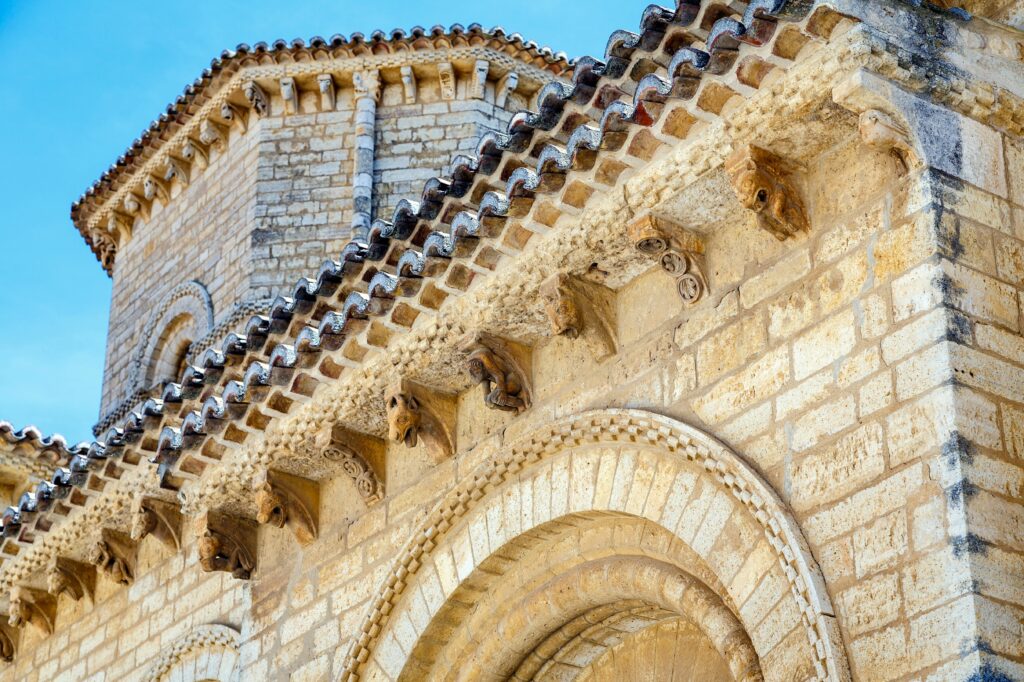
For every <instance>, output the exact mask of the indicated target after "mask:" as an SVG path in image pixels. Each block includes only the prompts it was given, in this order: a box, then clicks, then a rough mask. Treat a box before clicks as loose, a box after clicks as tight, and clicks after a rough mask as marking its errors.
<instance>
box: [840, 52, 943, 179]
mask: <svg viewBox="0 0 1024 682" xmlns="http://www.w3.org/2000/svg"><path fill="white" fill-rule="evenodd" d="M832 99H833V100H834V101H835V102H836V104H839V105H840V106H843V107H845V108H847V109H849V110H850V111H852V112H854V113H856V114H859V118H858V120H857V131H858V132H859V133H860V137H861V140H862V141H863V142H864V144H865V145H867V146H868V147H871V148H872V149H877V150H879V151H883V152H889V153H891V154H892V155H893V156H894V157H895V158H896V160H897V161H898V163H899V165H900V170H901V171H902V173H907V172H909V171H911V170H916V169H917V168H919V167H920V166H921V165H922V163H923V158H922V154H921V153H920V152H919V151H918V147H917V146H916V145H915V140H914V135H913V132H912V129H911V128H912V126H911V123H910V121H911V115H910V114H908V113H907V111H904V109H907V110H909V111H913V112H915V113H917V112H918V111H919V110H922V111H923V110H925V109H926V108H927V107H925V105H924V104H922V103H919V102H918V101H917V98H915V97H914V96H913V95H911V94H910V93H907V92H905V91H904V90H902V89H900V88H898V87H897V86H895V85H893V84H891V83H889V82H888V81H885V80H883V79H882V78H880V77H879V76H876V75H874V74H872V73H869V72H866V71H857V72H855V73H854V74H853V75H852V76H850V77H849V78H848V79H847V80H845V81H844V82H842V83H840V84H839V85H838V86H836V87H835V88H834V89H833V91H832ZM907 102H911V103H914V104H916V105H917V107H916V108H915V107H913V106H911V107H907V106H906V103H907ZM936 165H938V162H937V163H936ZM940 167H941V166H940Z"/></svg>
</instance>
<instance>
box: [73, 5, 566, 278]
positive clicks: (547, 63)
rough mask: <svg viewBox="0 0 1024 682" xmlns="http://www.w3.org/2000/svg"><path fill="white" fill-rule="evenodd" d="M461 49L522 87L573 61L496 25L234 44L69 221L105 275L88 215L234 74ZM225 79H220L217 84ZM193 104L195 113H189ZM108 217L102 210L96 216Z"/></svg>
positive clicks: (343, 66) (416, 57) (229, 84)
mask: <svg viewBox="0 0 1024 682" xmlns="http://www.w3.org/2000/svg"><path fill="white" fill-rule="evenodd" d="M396 48H400V49H396ZM467 49H469V50H472V52H471V53H468V54H477V53H479V51H481V50H483V51H486V52H489V53H491V54H493V55H495V56H502V57H505V58H507V59H510V60H514V61H515V62H517V65H522V68H523V72H522V74H521V75H522V76H523V78H524V81H531V80H532V81H540V82H542V83H543V82H544V81H545V80H547V79H548V78H553V77H557V76H562V75H565V74H567V73H571V71H572V68H573V64H574V63H575V62H574V60H570V59H568V58H567V57H566V55H565V53H563V52H553V51H552V50H551V49H550V48H547V47H540V46H538V45H537V44H536V43H534V42H533V41H524V40H523V38H522V36H520V35H519V34H517V33H513V34H507V33H506V32H505V31H504V29H502V28H501V27H500V26H498V27H494V28H492V29H489V30H484V29H483V28H482V27H481V26H480V25H479V24H470V26H469V27H468V29H467V28H463V27H462V26H461V25H459V24H454V25H452V26H451V27H450V28H448V29H444V28H443V27H441V26H434V27H433V28H432V29H431V30H430V32H429V34H428V33H427V32H426V31H425V30H424V29H421V28H419V27H416V28H413V29H411V30H410V32H409V33H408V34H406V32H404V31H402V30H399V29H395V30H393V31H392V32H391V33H390V37H387V38H386V37H385V34H384V33H383V32H382V31H375V32H373V33H372V34H371V36H370V39H369V40H367V39H366V38H365V37H364V36H363V34H361V33H353V34H352V35H351V36H349V38H347V39H346V38H345V37H344V36H341V35H334V36H332V37H331V38H330V39H327V40H325V39H323V38H319V37H314V38H311V39H310V41H309V43H308V44H307V43H306V42H305V41H302V40H299V39H296V40H292V41H284V40H276V41H274V42H273V43H271V44H270V45H268V44H266V43H262V42H261V43H256V44H255V45H254V46H252V47H250V46H248V45H246V44H240V45H238V46H237V47H236V48H235V50H226V51H224V52H222V53H221V56H220V57H218V58H216V59H214V60H213V61H212V62H211V65H210V67H208V68H206V69H204V70H203V73H202V74H201V75H200V76H199V77H198V78H197V79H196V80H195V81H193V82H192V83H190V84H189V85H188V86H186V87H185V89H184V91H183V92H182V94H181V95H179V96H178V97H177V99H176V100H175V101H174V102H172V103H170V104H168V105H167V107H166V109H165V111H164V112H163V113H162V114H161V115H160V116H159V117H158V118H157V119H156V120H154V121H153V122H151V123H150V125H149V127H148V128H147V129H146V130H144V131H143V132H142V133H141V134H140V136H139V137H138V138H136V139H135V140H134V141H133V142H132V144H131V145H130V146H129V147H128V149H126V150H125V152H124V153H123V154H121V156H119V157H118V159H117V161H115V163H114V164H112V165H111V166H110V167H109V168H108V169H107V170H106V171H104V173H103V175H101V176H100V178H99V179H97V180H96V181H95V182H94V183H93V184H92V185H91V186H90V187H89V188H88V189H87V190H86V191H85V192H84V193H83V194H82V195H81V196H80V197H79V198H78V199H77V200H76V201H75V202H74V203H73V204H72V206H71V221H72V223H73V224H74V225H75V227H76V228H77V229H78V231H79V233H80V234H81V235H82V236H83V238H84V239H85V240H86V243H87V244H88V245H89V247H90V248H91V249H92V251H93V253H94V254H95V255H96V257H97V259H98V260H99V261H100V262H101V264H103V266H104V269H105V270H107V274H111V268H110V267H109V264H108V263H107V262H105V261H106V259H107V256H106V255H105V254H104V250H105V248H106V246H107V245H106V244H104V243H103V241H102V240H103V239H104V236H103V235H102V234H100V233H97V222H98V220H99V218H97V217H96V215H95V214H96V213H97V212H99V211H100V210H101V209H102V208H103V207H105V206H106V205H107V204H109V199H110V198H111V190H112V189H113V190H114V194H116V195H117V196H123V192H118V191H117V190H118V189H120V188H118V187H116V185H117V183H118V182H119V181H120V180H121V178H123V177H124V176H126V175H127V176H129V177H131V176H134V175H136V174H138V173H139V172H140V170H141V169H140V168H139V167H137V164H138V161H137V159H139V158H140V157H141V158H142V163H143V164H144V165H145V166H148V165H150V164H149V161H151V159H149V158H146V157H145V153H146V152H147V150H151V149H157V150H159V149H161V148H162V147H164V146H166V145H167V143H168V142H171V141H173V140H174V139H179V133H180V130H176V129H175V128H177V127H180V126H184V127H188V123H189V122H192V123H195V122H196V121H195V119H200V118H202V117H203V116H202V114H203V113H204V112H206V113H207V114H208V113H209V111H210V107H209V106H207V105H208V104H209V100H210V99H211V98H216V99H218V100H219V101H221V103H223V101H225V100H226V99H227V95H222V96H220V97H216V95H217V94H219V93H221V91H222V90H224V89H227V90H232V89H235V88H237V87H238V86H239V85H240V83H239V82H237V81H238V74H239V72H241V71H242V70H245V69H247V68H257V69H258V68H259V67H269V66H277V67H284V69H285V71H284V72H283V73H280V76H287V75H298V74H299V73H302V72H303V70H304V69H309V68H314V69H316V70H318V72H328V73H345V72H348V71H354V70H357V69H358V68H359V67H358V66H355V65H354V64H353V62H355V63H356V64H358V63H360V61H361V60H363V61H362V68H366V67H369V66H374V65H375V63H376V62H386V61H388V59H387V58H388V57H395V56H403V57H404V59H403V60H402V62H403V63H415V62H424V61H429V59H427V58H426V56H425V55H428V54H437V53H438V52H445V51H454V52H457V53H459V52H462V51H465V50H467ZM386 50H389V51H386ZM510 50H511V51H510ZM264 73H266V70H264V71H263V73H261V71H260V70H258V71H256V72H255V73H252V74H250V75H251V77H252V78H260V77H262V76H263V75H264ZM225 76H226V77H227V78H228V80H227V81H225V80H224V78H225ZM229 94H230V93H229ZM197 106H198V107H201V109H200V110H195V111H194V109H195V108H196V107H197ZM193 132H194V131H193ZM168 135H170V137H168ZM108 213H109V212H105V213H104V214H103V215H104V217H105V216H106V215H107V214H108Z"/></svg>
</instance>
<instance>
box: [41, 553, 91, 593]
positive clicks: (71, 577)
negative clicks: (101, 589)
mask: <svg viewBox="0 0 1024 682" xmlns="http://www.w3.org/2000/svg"><path fill="white" fill-rule="evenodd" d="M95 589H96V567H95V566H90V565H88V564H83V563H79V562H78V561H73V560H71V559H67V558H65V557H57V558H55V559H54V561H53V563H51V564H50V567H49V569H48V570H47V572H46V591H47V592H49V593H50V594H51V595H53V596H54V597H59V596H60V595H62V594H63V595H66V596H67V597H69V598H71V599H73V600H74V601H79V600H80V599H81V598H82V597H88V598H89V599H92V596H93V593H94V591H95Z"/></svg>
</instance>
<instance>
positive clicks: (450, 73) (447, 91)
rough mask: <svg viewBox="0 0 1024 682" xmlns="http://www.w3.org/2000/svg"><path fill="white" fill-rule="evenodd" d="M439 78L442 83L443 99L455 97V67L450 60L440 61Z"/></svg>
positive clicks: (438, 66) (438, 67)
mask: <svg viewBox="0 0 1024 682" xmlns="http://www.w3.org/2000/svg"><path fill="white" fill-rule="evenodd" d="M437 78H438V80H439V81H440V83H441V99H446V100H453V99H455V85H456V84H455V69H453V68H452V65H451V63H450V62H440V63H438V65H437Z"/></svg>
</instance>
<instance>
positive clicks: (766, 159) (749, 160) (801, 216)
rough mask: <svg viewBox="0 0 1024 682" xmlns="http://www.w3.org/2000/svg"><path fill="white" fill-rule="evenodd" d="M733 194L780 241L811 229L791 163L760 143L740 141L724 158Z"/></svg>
mask: <svg viewBox="0 0 1024 682" xmlns="http://www.w3.org/2000/svg"><path fill="white" fill-rule="evenodd" d="M725 170H726V172H727V173H728V174H729V177H730V179H731V180H732V186H733V189H734V190H735V191H736V197H737V198H738V199H739V200H740V203H741V204H742V205H743V207H744V208H746V209H747V210H750V211H753V212H754V213H755V214H757V221H758V224H759V225H760V226H761V227H762V228H763V229H765V230H767V231H768V232H770V233H771V234H772V235H774V236H775V238H776V239H778V240H780V241H783V240H786V239H789V238H790V237H795V236H796V235H798V234H800V233H801V232H807V231H809V230H810V222H809V220H808V218H807V209H806V207H805V206H804V200H803V198H802V197H801V196H800V192H799V191H798V190H797V187H796V184H795V183H794V182H793V180H792V178H791V170H790V164H788V163H787V162H786V161H785V160H784V159H783V158H782V157H780V156H778V155H777V154H774V153H772V152H770V151H768V150H767V149H764V148H763V147H758V146H756V145H752V144H748V145H742V146H740V147H739V148H738V149H736V151H734V152H733V153H732V154H731V155H730V156H729V158H728V159H726V161H725Z"/></svg>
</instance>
